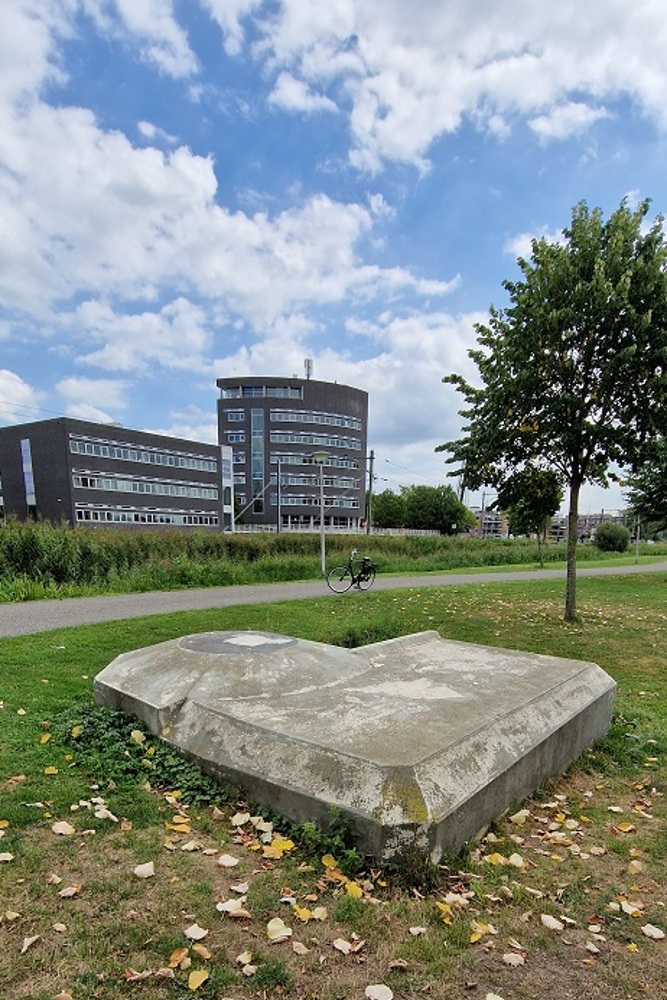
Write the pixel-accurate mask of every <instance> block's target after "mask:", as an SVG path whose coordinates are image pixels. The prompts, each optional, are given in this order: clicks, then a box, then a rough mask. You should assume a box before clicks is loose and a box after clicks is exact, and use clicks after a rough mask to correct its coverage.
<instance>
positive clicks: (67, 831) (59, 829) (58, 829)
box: [51, 819, 76, 837]
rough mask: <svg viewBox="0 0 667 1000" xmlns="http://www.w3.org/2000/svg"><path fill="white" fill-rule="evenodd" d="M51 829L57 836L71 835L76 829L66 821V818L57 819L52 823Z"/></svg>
mask: <svg viewBox="0 0 667 1000" xmlns="http://www.w3.org/2000/svg"><path fill="white" fill-rule="evenodd" d="M51 829H52V830H53V832H54V833H56V834H57V835H58V836H59V837H72V836H73V835H74V834H75V833H76V830H75V828H74V827H73V826H72V824H71V823H68V822H67V820H65V819H62V820H59V821H58V822H57V823H54V824H53V826H52V827H51Z"/></svg>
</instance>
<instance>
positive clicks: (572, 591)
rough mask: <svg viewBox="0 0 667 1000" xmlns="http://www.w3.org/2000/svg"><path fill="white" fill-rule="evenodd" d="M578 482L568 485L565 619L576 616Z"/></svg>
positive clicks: (572, 619) (570, 619)
mask: <svg viewBox="0 0 667 1000" xmlns="http://www.w3.org/2000/svg"><path fill="white" fill-rule="evenodd" d="M579 488H580V484H579V483H572V484H571V485H570V509H569V511H568V515H567V579H566V582H565V621H566V622H573V621H575V619H576V617H577V543H578V541H579Z"/></svg>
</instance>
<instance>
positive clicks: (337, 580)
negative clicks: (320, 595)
mask: <svg viewBox="0 0 667 1000" xmlns="http://www.w3.org/2000/svg"><path fill="white" fill-rule="evenodd" d="M327 585H328V587H329V589H330V590H333V592H334V593H335V594H344V593H345V591H346V590H349V589H350V587H351V586H352V573H351V571H350V567H349V566H334V568H333V569H330V570H329V572H328V573H327Z"/></svg>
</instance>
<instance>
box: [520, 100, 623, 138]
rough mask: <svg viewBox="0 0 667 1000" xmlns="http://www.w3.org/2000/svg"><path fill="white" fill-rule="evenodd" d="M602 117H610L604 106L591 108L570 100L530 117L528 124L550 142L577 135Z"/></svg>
mask: <svg viewBox="0 0 667 1000" xmlns="http://www.w3.org/2000/svg"><path fill="white" fill-rule="evenodd" d="M602 118H611V114H610V112H609V111H607V109H606V108H591V107H589V106H588V105H587V104H581V103H579V102H570V103H568V104H561V105H560V106H559V107H557V108H553V109H552V110H551V111H550V112H549V113H548V114H546V115H538V116H537V117H535V118H531V119H530V121H529V122H528V124H529V125H530V127H531V128H532V130H533V131H534V132H536V133H537V135H538V136H539V137H540V139H542V140H543V142H550V141H552V140H558V139H569V138H570V137H571V136H573V135H579V134H581V133H582V132H585V131H586V129H588V128H589V127H590V126H591V125H592V124H593V123H594V122H597V121H600V119H602Z"/></svg>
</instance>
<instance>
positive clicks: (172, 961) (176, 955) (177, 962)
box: [169, 948, 188, 969]
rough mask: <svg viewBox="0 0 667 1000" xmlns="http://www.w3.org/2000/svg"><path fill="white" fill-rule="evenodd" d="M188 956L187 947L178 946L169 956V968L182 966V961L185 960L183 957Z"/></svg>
mask: <svg viewBox="0 0 667 1000" xmlns="http://www.w3.org/2000/svg"><path fill="white" fill-rule="evenodd" d="M187 957H188V949H187V948H177V949H176V951H172V953H171V955H170V956H169V968H170V969H177V968H179V967H182V966H181V963H182V962H183V959H184V958H187Z"/></svg>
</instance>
